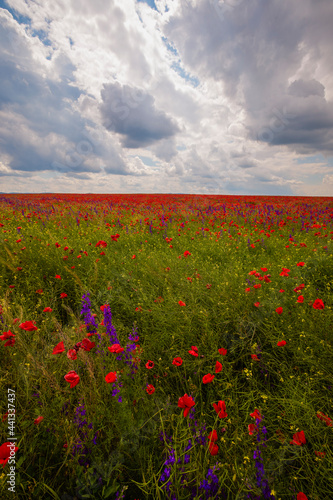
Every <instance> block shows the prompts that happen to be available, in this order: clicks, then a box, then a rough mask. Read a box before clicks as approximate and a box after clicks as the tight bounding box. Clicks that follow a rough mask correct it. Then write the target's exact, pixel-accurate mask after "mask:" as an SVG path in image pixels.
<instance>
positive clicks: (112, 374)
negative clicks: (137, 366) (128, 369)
mask: <svg viewBox="0 0 333 500" xmlns="http://www.w3.org/2000/svg"><path fill="white" fill-rule="evenodd" d="M116 380H117V374H116V372H110V373H108V374H107V375H106V377H105V382H107V383H108V384H112V383H113V382H115V381H116Z"/></svg>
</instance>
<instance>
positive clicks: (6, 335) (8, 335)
mask: <svg viewBox="0 0 333 500" xmlns="http://www.w3.org/2000/svg"><path fill="white" fill-rule="evenodd" d="M0 339H1V340H6V341H7V342H5V347H7V346H9V345H14V344H15V342H16V339H15V334H14V333H12V332H11V331H10V330H8V332H3V335H0Z"/></svg>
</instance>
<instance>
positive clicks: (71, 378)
mask: <svg viewBox="0 0 333 500" xmlns="http://www.w3.org/2000/svg"><path fill="white" fill-rule="evenodd" d="M64 379H65V380H66V382H69V383H70V384H71V385H70V389H73V387H75V386H76V385H77V384H78V383H79V382H80V377H79V376H78V374H77V373H76V372H75V371H74V370H71V371H70V372H68V373H67V375H65V376H64Z"/></svg>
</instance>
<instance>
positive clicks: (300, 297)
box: [297, 295, 304, 304]
mask: <svg viewBox="0 0 333 500" xmlns="http://www.w3.org/2000/svg"><path fill="white" fill-rule="evenodd" d="M297 302H298V303H299V304H302V302H304V297H303V295H299V297H298V299H297Z"/></svg>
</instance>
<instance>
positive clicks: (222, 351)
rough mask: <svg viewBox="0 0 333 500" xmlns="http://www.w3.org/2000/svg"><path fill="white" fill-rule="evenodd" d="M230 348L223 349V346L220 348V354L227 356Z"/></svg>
mask: <svg viewBox="0 0 333 500" xmlns="http://www.w3.org/2000/svg"><path fill="white" fill-rule="evenodd" d="M227 352H228V350H227V349H223V348H222V347H221V349H219V354H222V356H225V355H226V354H227Z"/></svg>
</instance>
